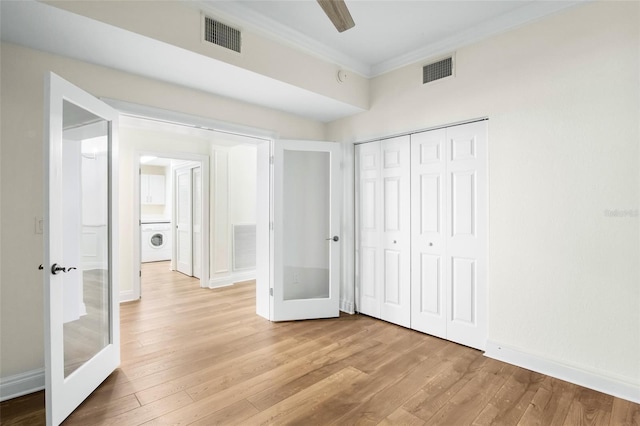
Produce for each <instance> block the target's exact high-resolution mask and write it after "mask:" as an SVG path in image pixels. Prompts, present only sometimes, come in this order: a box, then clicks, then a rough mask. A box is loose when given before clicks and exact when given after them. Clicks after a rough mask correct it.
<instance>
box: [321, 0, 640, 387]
mask: <svg viewBox="0 0 640 426" xmlns="http://www.w3.org/2000/svg"><path fill="white" fill-rule="evenodd" d="M639 17H640V15H639V4H638V3H637V2H605V3H600V2H598V3H595V2H594V3H592V4H587V5H584V6H579V7H576V8H574V9H571V10H568V11H565V12H563V13H561V14H558V15H555V16H553V17H550V18H548V19H545V20H542V21H539V22H537V23H534V24H532V25H529V26H527V27H523V28H521V29H517V30H515V31H511V32H509V33H506V34H503V35H500V36H497V37H494V38H492V39H489V40H486V41H484V42H481V43H478V44H475V45H473V46H470V47H467V48H464V49H460V50H458V51H457V52H456V77H455V78H454V79H450V80H447V81H441V82H437V83H435V84H432V85H422V84H421V66H422V64H416V65H415V66H408V67H405V68H402V69H399V70H397V71H394V72H391V73H389V74H386V75H383V76H381V77H379V78H376V79H374V80H373V81H372V83H371V89H372V105H371V109H370V111H368V112H365V113H362V114H359V115H357V116H354V117H351V118H346V119H343V120H340V121H338V122H334V123H331V124H330V125H329V126H328V136H329V138H330V139H332V140H340V141H364V140H368V139H371V138H375V137H380V136H387V135H393V134H395V133H400V132H405V131H410V130H417V129H423V128H427V127H430V126H436V125H442V124H446V123H453V122H457V121H461V120H467V119H472V118H476V117H488V118H489V276H488V286H489V288H488V294H489V301H488V302H489V303H488V309H489V311H488V312H489V315H488V317H489V340H490V341H491V342H493V343H494V344H496V345H499V346H501V347H506V348H511V349H514V350H516V351H519V352H522V353H526V354H532V355H534V356H537V357H540V358H542V359H545V360H549V361H552V362H557V363H559V364H563V365H566V366H569V367H574V368H577V369H580V370H583V371H588V372H592V373H594V374H596V375H601V376H602V377H607V378H610V379H612V380H614V381H615V380H619V381H621V382H625V383H628V384H629V383H630V384H631V385H635V386H640V364H639V363H638V354H640V261H639V259H640V241H639V238H638V235H639V218H638V216H637V212H638V208H639V204H640V203H639V194H640V185H639V184H640V182H639V175H638V173H639V169H640V167H639V156H640V151H639V140H640V134H639V127H638V126H639V124H638V123H639V107H640V104H639V93H640V84H639V76H640V72H639V67H638V61H639V59H638V58H639V55H640V53H639V40H640V39H639V28H640V25H639V24H640V19H639ZM615 210H620V211H623V210H631V211H632V212H631V214H630V215H627V216H624V217H611V216H610V215H608V214H607V211H615ZM633 212H635V213H633Z"/></svg>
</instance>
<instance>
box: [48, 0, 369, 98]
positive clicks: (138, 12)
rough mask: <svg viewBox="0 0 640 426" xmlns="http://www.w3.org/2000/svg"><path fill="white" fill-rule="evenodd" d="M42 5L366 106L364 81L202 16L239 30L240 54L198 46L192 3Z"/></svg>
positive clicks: (197, 18)
mask: <svg viewBox="0 0 640 426" xmlns="http://www.w3.org/2000/svg"><path fill="white" fill-rule="evenodd" d="M47 3H49V4H51V5H53V6H56V7H59V8H61V9H66V10H68V11H71V12H74V13H77V14H80V15H84V16H87V17H90V18H93V19H96V20H98V21H102V22H105V23H107V24H111V25H114V26H117V27H120V28H124V29H126V30H129V31H132V32H135V33H138V34H142V35H145V36H148V37H151V38H154V39H156V40H161V41H164V42H166V43H169V44H172V45H174V46H178V47H182V48H184V49H187V50H190V51H193V52H197V53H200V54H202V55H205V56H209V57H211V58H215V59H219V60H221V61H224V62H227V63H230V64H233V65H236V66H239V67H242V68H244V69H247V70H250V71H255V72H257V73H259V74H262V75H266V76H269V77H272V78H275V79H276V80H280V81H283V82H286V83H289V84H292V85H294V86H297V87H301V88H304V89H307V90H310V91H312V92H315V93H319V94H322V95H324V96H327V97H329V98H333V99H337V100H340V101H342V102H345V103H347V104H350V105H354V106H357V107H359V108H367V107H368V106H369V80H367V79H366V78H364V77H361V76H359V75H357V74H355V73H349V79H348V80H347V81H346V82H344V83H338V81H337V79H336V75H337V73H338V70H339V69H340V67H339V66H338V64H334V63H330V62H327V61H325V60H322V59H319V58H318V57H316V56H314V55H310V54H308V53H306V52H303V51H301V50H299V49H293V48H290V47H288V46H284V45H283V44H282V43H277V42H274V41H272V40H268V39H266V38H264V37H261V36H260V35H258V34H254V33H253V32H251V31H250V30H247V29H246V28H243V27H242V26H237V25H234V23H233V22H227V21H225V20H224V19H221V18H219V17H218V16H217V15H215V14H211V13H208V12H207V16H211V17H213V18H215V19H219V20H221V21H222V22H225V23H227V24H229V25H231V26H233V27H237V28H238V29H240V30H241V32H242V54H238V53H236V52H234V51H231V50H229V49H225V48H222V47H219V46H217V45H213V44H211V43H203V42H202V41H201V19H202V18H201V10H200V8H199V7H198V4H197V3H196V2H184V1H155V0H150V1H67V0H65V1H60V0H54V1H47ZM150 5H151V6H150ZM159 24H160V25H159ZM292 64H295V65H294V66H292Z"/></svg>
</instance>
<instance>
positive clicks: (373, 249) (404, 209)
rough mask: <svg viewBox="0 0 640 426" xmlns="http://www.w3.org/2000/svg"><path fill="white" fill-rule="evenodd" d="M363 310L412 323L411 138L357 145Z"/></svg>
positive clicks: (360, 306)
mask: <svg viewBox="0 0 640 426" xmlns="http://www.w3.org/2000/svg"><path fill="white" fill-rule="evenodd" d="M356 151H357V154H356V161H357V163H358V164H357V170H358V174H359V175H358V203H357V207H356V208H357V212H356V215H357V216H356V217H357V218H358V226H357V229H358V235H357V241H358V244H357V250H358V256H357V259H358V265H357V269H356V270H357V272H358V276H357V282H358V288H359V292H360V294H359V301H360V303H359V306H358V311H359V312H361V313H363V314H367V315H371V316H373V317H375V318H381V319H383V320H385V321H389V322H392V323H394V324H398V325H402V326H404V327H409V326H410V325H411V283H410V276H411V275H410V274H411V255H410V253H411V219H410V214H411V211H410V203H411V200H410V191H409V188H410V164H409V163H410V144H409V137H408V136H401V137H397V138H392V139H385V140H382V141H376V142H370V143H365V144H361V145H358V146H357V147H356Z"/></svg>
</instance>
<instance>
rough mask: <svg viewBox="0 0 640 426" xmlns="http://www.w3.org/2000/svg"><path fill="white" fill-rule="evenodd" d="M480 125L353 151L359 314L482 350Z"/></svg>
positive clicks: (484, 321)
mask: <svg viewBox="0 0 640 426" xmlns="http://www.w3.org/2000/svg"><path fill="white" fill-rule="evenodd" d="M486 134H487V123H486V121H481V122H475V123H469V124H464V125H459V126H453V127H448V128H443V129H437V130H432V131H427V132H420V133H414V134H412V135H408V136H403V137H398V138H393V139H386V140H382V141H376V142H371V143H366V144H361V145H358V146H357V147H356V183H357V192H356V193H357V203H356V218H357V221H358V223H357V226H356V229H357V236H356V241H357V247H356V250H357V253H356V262H357V269H356V270H357V277H356V278H357V287H358V301H359V303H358V311H359V312H361V313H364V314H367V315H371V316H373V317H376V318H381V319H384V320H386V321H390V322H393V323H396V324H399V325H403V326H405V327H411V328H413V329H415V330H418V331H422V332H425V333H429V334H432V335H435V336H438V337H442V338H446V339H448V340H452V341H454V342H458V343H461V344H464V345H467V346H471V347H474V348H478V349H484V346H485V342H486V333H487V331H486V330H487V318H486V287H487V285H486V264H487V259H486V251H487V226H486V222H487V189H486V188H487V182H486V179H487V178H486V158H487V157H486V140H487V136H486Z"/></svg>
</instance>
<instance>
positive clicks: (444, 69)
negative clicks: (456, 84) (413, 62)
mask: <svg viewBox="0 0 640 426" xmlns="http://www.w3.org/2000/svg"><path fill="white" fill-rule="evenodd" d="M452 75H453V57H452V56H450V57H448V58H444V59H441V60H439V61H438V62H434V63H432V64H429V65H425V66H424V67H422V84H426V83H430V82H432V81H436V80H440V79H441V78H445V77H450V76H452Z"/></svg>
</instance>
